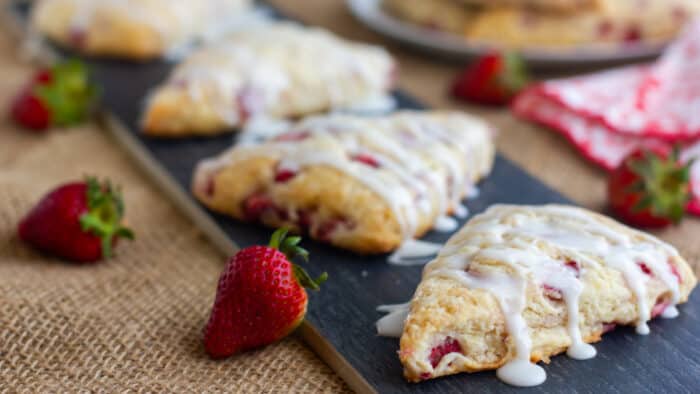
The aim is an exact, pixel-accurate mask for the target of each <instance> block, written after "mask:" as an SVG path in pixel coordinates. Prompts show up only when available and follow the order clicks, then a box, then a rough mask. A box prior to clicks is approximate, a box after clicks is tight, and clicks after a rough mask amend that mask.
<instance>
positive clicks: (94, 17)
mask: <svg viewBox="0 0 700 394" xmlns="http://www.w3.org/2000/svg"><path fill="white" fill-rule="evenodd" d="M35 3H36V4H35V5H34V7H33V9H32V16H31V23H32V28H33V29H34V30H35V31H37V32H39V33H41V34H43V35H45V36H47V37H49V38H50V39H51V40H53V41H54V42H57V43H58V44H60V45H62V46H64V47H67V48H72V49H74V50H77V51H79V52H81V53H84V54H88V55H94V56H110V57H124V58H129V59H135V60H143V59H150V58H155V57H160V56H163V55H165V54H167V53H168V52H170V51H174V50H176V49H177V48H179V47H182V46H184V45H187V44H188V43H190V42H191V41H192V40H193V39H195V38H196V36H197V35H198V34H200V33H201V32H202V31H204V30H206V29H210V28H212V26H215V25H217V24H221V23H226V20H227V18H231V17H235V16H236V14H238V13H240V12H241V11H243V10H245V9H247V8H248V7H249V6H250V3H251V1H250V0H200V1H193V0H38V1H36V2H35Z"/></svg>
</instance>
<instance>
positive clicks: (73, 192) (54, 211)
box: [18, 178, 133, 262]
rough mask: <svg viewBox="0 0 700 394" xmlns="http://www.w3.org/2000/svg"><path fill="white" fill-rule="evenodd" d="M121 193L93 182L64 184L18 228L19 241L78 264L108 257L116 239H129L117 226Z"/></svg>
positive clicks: (41, 202)
mask: <svg viewBox="0 0 700 394" xmlns="http://www.w3.org/2000/svg"><path fill="white" fill-rule="evenodd" d="M123 215H124V204H123V202H122V198H121V193H120V192H119V190H118V189H115V188H113V187H112V185H111V184H110V183H109V182H104V183H102V184H100V183H99V182H98V181H97V179H95V178H87V180H86V181H85V182H74V183H68V184H65V185H62V186H59V187H58V188H56V189H54V190H53V191H51V192H50V193H49V194H47V195H46V196H44V198H42V199H41V201H39V204H37V205H36V206H35V207H34V209H32V210H31V211H30V212H29V214H28V215H27V216H26V217H25V218H24V219H22V221H21V222H20V223H19V226H18V233H19V237H20V238H21V239H22V240H23V241H25V242H27V243H29V244H30V245H32V246H34V247H36V248H37V249H39V250H41V251H43V252H46V253H50V254H53V255H56V256H58V257H62V258H64V259H68V260H72V261H78V262H92V261H97V260H100V259H101V258H103V257H104V258H109V257H111V256H112V248H113V246H114V245H115V244H116V243H117V240H118V239H119V238H120V237H123V238H128V239H132V238H133V233H132V232H131V230H129V229H127V228H126V227H123V226H122V225H121V220H122V216H123Z"/></svg>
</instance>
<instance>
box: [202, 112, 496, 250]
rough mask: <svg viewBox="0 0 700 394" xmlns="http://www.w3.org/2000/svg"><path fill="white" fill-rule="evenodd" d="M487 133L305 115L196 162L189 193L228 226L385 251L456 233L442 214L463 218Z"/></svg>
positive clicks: (457, 120)
mask: <svg viewBox="0 0 700 394" xmlns="http://www.w3.org/2000/svg"><path fill="white" fill-rule="evenodd" d="M491 134H492V133H491V132H490V128H489V127H488V125H487V124H486V123H484V122H482V121H481V120H479V119H477V118H474V117H472V116H469V115H466V114H463V113H459V112H437V111H436V112H413V111H404V112H398V113H396V114H393V115H388V116H383V117H360V116H350V115H328V116H320V117H312V118H307V119H306V120H303V121H301V122H299V123H297V124H295V125H293V126H291V127H290V128H289V129H288V130H286V131H285V132H284V133H282V134H280V135H278V136H277V137H275V138H273V139H271V140H267V141H264V142H259V143H253V144H249V143H244V144H239V145H237V146H234V147H233V148H232V149H230V150H229V151H227V152H224V153H223V154H221V155H220V156H219V157H218V158H215V159H209V160H205V161H202V162H201V163H200V164H199V165H198V166H197V170H196V173H195V175H194V183H193V186H192V188H193V192H194V194H195V196H196V197H197V198H198V199H199V200H200V201H201V202H202V203H203V204H204V205H206V206H207V207H209V208H211V209H213V210H215V211H218V212H222V213H225V214H228V215H231V216H233V217H235V218H237V219H241V220H248V221H259V222H262V223H264V224H265V225H267V226H271V227H280V226H282V225H286V226H290V227H291V228H293V229H295V230H297V231H303V232H308V233H309V234H310V235H311V236H312V237H313V238H315V239H317V240H321V241H324V242H329V243H331V244H333V245H335V246H338V247H342V248H347V249H350V250H353V251H356V252H360V253H383V252H389V251H392V250H394V249H396V248H398V247H399V246H400V245H402V243H403V242H404V241H408V240H410V239H411V238H413V237H418V236H420V235H422V234H424V233H425V232H426V231H428V230H429V229H431V228H433V227H436V226H437V227H440V228H445V227H453V226H454V227H456V225H457V224H456V221H455V220H454V219H453V218H451V217H448V216H447V215H448V214H450V213H454V214H462V213H465V212H463V211H464V210H465V208H464V207H463V206H462V205H461V199H462V198H463V197H465V196H466V195H467V194H468V193H469V192H470V190H472V187H473V185H474V182H476V181H478V180H479V179H480V178H482V177H483V176H485V175H486V174H487V173H488V172H489V171H490V169H491V164H492V162H493V157H494V147H493V143H492V139H491ZM454 229H455V228H451V229H449V230H454Z"/></svg>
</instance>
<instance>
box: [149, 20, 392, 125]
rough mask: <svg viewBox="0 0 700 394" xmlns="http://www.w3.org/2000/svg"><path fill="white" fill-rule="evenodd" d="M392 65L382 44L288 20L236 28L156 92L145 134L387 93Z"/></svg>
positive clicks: (297, 112) (299, 111)
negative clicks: (347, 39)
mask: <svg viewBox="0 0 700 394" xmlns="http://www.w3.org/2000/svg"><path fill="white" fill-rule="evenodd" d="M393 73H394V62H393V60H392V58H391V57H390V56H389V55H388V53H387V52H386V51H384V50H383V49H381V48H379V47H375V46H370V45H365V44H359V43H353V42H348V41H345V40H343V39H341V38H339V37H336V36H334V35H333V34H331V33H330V32H327V31H325V30H321V29H316V28H307V27H303V26H300V25H297V24H293V23H288V22H278V23H271V24H269V25H265V26H257V27H255V28H250V29H245V30H240V31H237V32H236V33H233V34H231V35H230V36H227V37H226V38H225V39H224V40H223V41H221V42H220V43H217V44H215V45H212V46H210V47H207V48H203V49H201V50H199V51H197V52H195V53H193V54H192V55H190V56H189V57H188V58H187V59H186V60H185V61H184V62H183V63H182V64H180V65H178V66H177V67H176V69H175V70H174V71H173V73H172V74H171V76H170V77H169V79H168V80H167V81H166V82H165V83H164V84H163V85H161V86H160V87H158V88H156V90H155V91H154V92H153V93H152V95H151V97H150V98H149V100H148V103H147V107H146V111H145V114H144V117H143V129H144V131H145V132H146V133H148V134H152V135H159V136H182V135H187V134H200V135H201V134H216V133H221V132H225V131H231V130H232V129H234V128H236V127H238V126H240V125H241V124H242V123H244V122H245V121H246V120H248V119H250V118H253V117H272V118H289V117H300V116H303V115H307V114H312V113H316V112H323V111H327V110H330V109H336V108H342V107H347V106H353V105H359V104H360V103H362V102H365V101H367V100H370V99H373V98H376V97H377V96H383V95H385V94H386V93H387V92H388V90H389V89H390V88H391V86H392V84H393V79H394V78H393Z"/></svg>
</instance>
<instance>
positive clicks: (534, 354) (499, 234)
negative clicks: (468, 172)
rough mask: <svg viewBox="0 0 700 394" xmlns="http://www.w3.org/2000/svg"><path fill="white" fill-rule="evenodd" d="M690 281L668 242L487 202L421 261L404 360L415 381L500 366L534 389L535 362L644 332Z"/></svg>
mask: <svg viewBox="0 0 700 394" xmlns="http://www.w3.org/2000/svg"><path fill="white" fill-rule="evenodd" d="M696 282H697V281H696V278H695V276H694V274H693V271H692V270H691V268H690V266H689V265H688V263H687V262H686V261H685V260H684V259H683V258H682V257H681V256H680V255H679V254H678V252H677V251H676V249H674V248H673V247H672V246H670V245H668V244H665V243H664V242H662V241H660V240H658V239H656V238H655V237H653V236H651V235H648V234H646V233H643V232H640V231H637V230H633V229H631V228H629V227H626V226H624V225H622V224H620V223H617V222H615V221H614V220H612V219H609V218H607V217H605V216H602V215H600V214H597V213H593V212H590V211H587V210H584V209H581V208H575V207H570V206H563V205H544V206H517V205H496V206H492V207H491V208H489V209H488V210H487V211H486V212H485V213H483V214H480V215H477V216H475V217H474V218H472V219H471V220H470V221H469V222H468V223H467V224H466V225H465V226H464V228H463V229H462V230H460V231H459V232H458V233H457V234H455V235H454V236H453V237H452V238H451V239H450V240H449V241H448V243H447V244H446V245H445V247H444V249H443V250H442V251H441V252H440V254H439V255H438V257H437V258H436V259H435V260H433V261H432V262H430V263H429V264H428V265H427V266H426V268H425V270H424V272H423V278H422V281H421V283H420V284H419V286H418V289H417V290H416V293H415V295H414V297H413V300H412V301H411V303H410V311H408V310H407V313H408V315H407V318H406V320H405V326H404V329H403V334H402V335H401V343H400V347H401V350H400V352H399V355H400V359H401V362H402V363H403V365H404V368H405V376H406V378H407V379H408V380H410V381H413V382H417V381H420V380H425V379H431V378H435V377H438V376H443V375H449V374H454V373H458V372H474V371H480V370H487V369H495V368H499V370H498V376H499V377H500V378H501V379H502V380H505V381H506V382H508V383H511V384H515V385H534V384H538V383H541V382H542V381H543V380H544V378H545V374H544V370H542V368H540V367H538V366H536V365H535V364H531V363H530V362H531V361H535V362H536V361H540V360H541V361H544V362H549V358H550V357H551V356H553V355H555V354H558V353H561V352H564V351H567V354H568V355H569V356H570V357H573V358H577V359H586V358H590V357H593V356H595V348H593V347H592V346H590V345H588V343H591V342H596V341H598V340H600V339H601V335H602V334H603V333H605V332H606V331H608V330H610V329H612V328H613V327H614V325H616V324H623V325H636V327H637V332H638V333H640V334H646V333H648V332H649V328H648V326H647V321H648V320H650V319H651V318H653V317H656V316H658V315H661V316H663V317H667V318H672V317H675V316H676V315H677V314H678V310H677V309H676V305H677V304H678V303H682V302H685V301H687V299H688V295H689V294H690V292H691V290H692V289H693V288H694V287H695V285H696ZM522 371H526V373H524V374H523V373H521V372H522Z"/></svg>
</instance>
